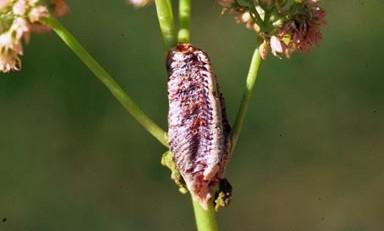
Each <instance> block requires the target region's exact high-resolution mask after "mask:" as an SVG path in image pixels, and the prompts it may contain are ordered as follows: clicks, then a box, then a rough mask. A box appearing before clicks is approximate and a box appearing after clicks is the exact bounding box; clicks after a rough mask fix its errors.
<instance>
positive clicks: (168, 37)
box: [155, 0, 176, 50]
mask: <svg viewBox="0 0 384 231" xmlns="http://www.w3.org/2000/svg"><path fill="white" fill-rule="evenodd" d="M155 2H156V11H157V18H158V20H159V24H160V30H161V34H162V35H163V40H164V44H165V47H166V49H167V50H168V49H170V48H172V47H174V46H175V44H176V29H175V28H176V27H175V21H174V19H173V11H172V2H171V0H156V1H155Z"/></svg>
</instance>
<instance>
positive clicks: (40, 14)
mask: <svg viewBox="0 0 384 231" xmlns="http://www.w3.org/2000/svg"><path fill="white" fill-rule="evenodd" d="M40 2H41V1H39V0H0V18H2V20H4V21H3V22H1V24H2V27H4V28H0V72H10V71H18V70H20V68H21V56H22V55H23V40H24V41H25V42H28V41H29V37H30V33H31V31H35V29H36V28H39V27H41V24H39V23H40V22H41V20H42V19H43V18H45V17H48V16H49V12H48V7H47V6H45V5H42V4H41V3H40ZM51 3H52V4H54V6H55V8H54V9H55V11H54V14H56V13H60V14H64V13H65V12H64V11H66V10H67V9H68V7H67V5H66V4H65V2H64V0H51ZM55 4H56V5H55ZM59 8H60V9H59ZM56 11H57V12H56ZM3 18H6V19H3Z"/></svg>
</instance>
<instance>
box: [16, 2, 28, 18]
mask: <svg viewBox="0 0 384 231" xmlns="http://www.w3.org/2000/svg"><path fill="white" fill-rule="evenodd" d="M27 8H28V4H27V1H26V0H18V1H17V2H16V3H14V4H13V7H12V11H13V13H14V14H15V15H19V16H22V15H24V14H25V12H26V11H27Z"/></svg>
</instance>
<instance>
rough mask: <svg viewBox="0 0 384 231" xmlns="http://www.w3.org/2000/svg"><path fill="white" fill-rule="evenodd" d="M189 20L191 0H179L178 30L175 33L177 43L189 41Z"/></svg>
mask: <svg viewBox="0 0 384 231" xmlns="http://www.w3.org/2000/svg"><path fill="white" fill-rule="evenodd" d="M190 21H191V0H180V1H179V26H180V28H179V32H178V33H177V41H178V42H179V43H189V41H190V32H189V30H190V29H189V27H190V26H189V25H190Z"/></svg>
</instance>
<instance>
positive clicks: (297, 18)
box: [217, 0, 325, 59]
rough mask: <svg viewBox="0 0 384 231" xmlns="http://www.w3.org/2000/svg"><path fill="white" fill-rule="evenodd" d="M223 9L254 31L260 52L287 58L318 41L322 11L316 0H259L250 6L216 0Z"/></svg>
mask: <svg viewBox="0 0 384 231" xmlns="http://www.w3.org/2000/svg"><path fill="white" fill-rule="evenodd" d="M217 2H218V4H219V5H221V6H222V7H223V8H224V12H229V13H231V14H233V15H234V17H235V20H236V21H237V22H238V23H242V24H244V25H245V26H246V27H247V28H248V29H250V30H254V31H256V33H257V34H258V39H259V40H260V41H261V45H260V47H259V51H260V55H261V57H262V58H263V59H266V58H267V56H268V54H269V53H272V54H273V55H274V56H277V57H286V58H289V57H290V56H291V54H292V53H294V52H307V51H309V50H310V49H311V48H312V47H313V46H314V45H316V44H318V43H319V42H320V41H321V38H322V35H321V28H322V26H324V25H325V11H324V10H323V9H322V8H321V7H320V5H319V1H318V0H301V1H298V0H297V1H280V0H260V1H255V4H254V5H253V6H241V4H239V3H238V2H236V1H234V0H217Z"/></svg>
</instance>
